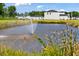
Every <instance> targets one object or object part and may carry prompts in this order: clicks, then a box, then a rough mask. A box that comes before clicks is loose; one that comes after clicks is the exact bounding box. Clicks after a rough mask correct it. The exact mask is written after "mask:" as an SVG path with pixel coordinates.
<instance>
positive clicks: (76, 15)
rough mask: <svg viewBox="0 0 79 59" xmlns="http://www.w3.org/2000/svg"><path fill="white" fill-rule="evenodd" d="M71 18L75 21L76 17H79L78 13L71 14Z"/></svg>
mask: <svg viewBox="0 0 79 59" xmlns="http://www.w3.org/2000/svg"><path fill="white" fill-rule="evenodd" d="M72 17H74V19H76V18H77V17H79V12H77V11H73V12H72Z"/></svg>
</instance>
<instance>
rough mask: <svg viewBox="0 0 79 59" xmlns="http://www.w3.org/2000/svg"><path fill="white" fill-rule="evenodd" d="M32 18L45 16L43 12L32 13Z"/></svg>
mask: <svg viewBox="0 0 79 59" xmlns="http://www.w3.org/2000/svg"><path fill="white" fill-rule="evenodd" d="M29 15H30V16H44V12H43V11H32V12H30V13H29Z"/></svg>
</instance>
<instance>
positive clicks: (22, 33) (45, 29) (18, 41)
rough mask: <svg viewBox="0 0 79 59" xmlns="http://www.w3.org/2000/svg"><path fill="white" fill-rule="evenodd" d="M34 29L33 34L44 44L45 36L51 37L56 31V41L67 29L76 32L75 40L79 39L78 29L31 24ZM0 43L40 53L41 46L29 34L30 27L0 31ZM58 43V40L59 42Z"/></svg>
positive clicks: (56, 25)
mask: <svg viewBox="0 0 79 59" xmlns="http://www.w3.org/2000/svg"><path fill="white" fill-rule="evenodd" d="M33 27H34V34H35V35H37V36H39V37H40V38H41V39H43V41H44V42H45V43H48V41H47V40H46V39H45V35H49V36H50V35H52V34H53V33H54V32H55V31H57V35H56V36H57V38H56V39H57V40H54V41H55V42H56V41H58V39H59V36H60V35H61V34H58V33H60V32H62V31H63V30H66V29H67V28H69V30H70V29H72V30H73V31H75V32H77V39H79V29H78V28H74V27H70V26H68V27H67V26H66V25H64V24H33ZM0 36H2V37H0V43H1V44H5V45H8V46H10V47H11V48H14V49H21V50H23V51H28V52H32V51H40V50H41V49H42V48H43V46H42V45H41V44H40V43H39V42H38V40H37V39H36V38H33V35H32V34H31V28H30V25H25V26H18V27H13V28H8V29H4V30H0ZM59 41H60V40H59Z"/></svg>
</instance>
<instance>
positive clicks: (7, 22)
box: [0, 18, 29, 29]
mask: <svg viewBox="0 0 79 59" xmlns="http://www.w3.org/2000/svg"><path fill="white" fill-rule="evenodd" d="M28 23H29V21H28V20H17V19H15V18H14V19H0V29H4V28H9V27H15V26H22V25H26V24H28Z"/></svg>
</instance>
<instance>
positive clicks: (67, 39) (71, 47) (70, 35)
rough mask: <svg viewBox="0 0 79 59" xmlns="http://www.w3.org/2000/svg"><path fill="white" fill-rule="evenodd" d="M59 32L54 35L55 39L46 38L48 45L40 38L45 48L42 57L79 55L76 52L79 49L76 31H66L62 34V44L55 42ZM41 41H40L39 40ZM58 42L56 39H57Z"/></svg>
mask: <svg viewBox="0 0 79 59" xmlns="http://www.w3.org/2000/svg"><path fill="white" fill-rule="evenodd" d="M57 34H58V33H57V31H55V33H54V34H53V37H52V38H51V36H46V38H47V40H48V44H45V43H44V41H43V40H42V39H41V38H39V37H38V41H39V42H40V43H41V45H43V46H44V48H43V49H42V51H41V53H40V55H43V56H73V55H79V54H78V52H76V51H77V50H78V51H79V49H78V47H79V46H78V42H77V38H76V36H77V35H76V31H74V30H73V29H68V28H67V29H66V30H63V31H62V34H60V36H61V37H60V42H59V43H57V42H54V38H56V37H57ZM39 39H40V40H39ZM55 40H56V39H55Z"/></svg>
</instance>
